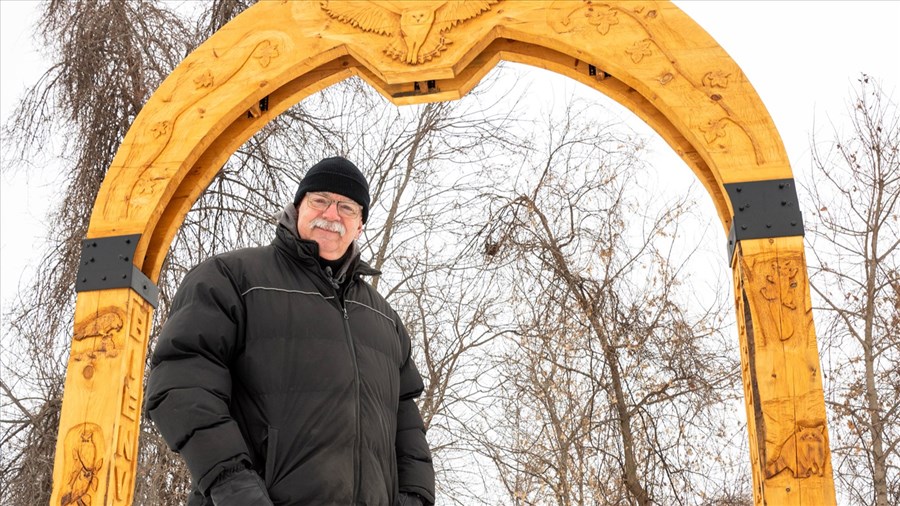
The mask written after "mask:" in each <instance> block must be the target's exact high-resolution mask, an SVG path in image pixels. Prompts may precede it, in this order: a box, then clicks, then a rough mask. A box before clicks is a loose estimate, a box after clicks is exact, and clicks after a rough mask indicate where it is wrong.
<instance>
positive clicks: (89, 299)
mask: <svg viewBox="0 0 900 506" xmlns="http://www.w3.org/2000/svg"><path fill="white" fill-rule="evenodd" d="M151 310H152V307H151V306H150V304H149V303H148V302H147V301H145V300H144V299H142V298H141V297H140V296H138V294H137V293H135V292H134V291H132V290H131V289H130V288H119V289H113V290H103V291H96V292H83V293H80V294H78V300H77V303H76V307H75V328H74V331H73V335H72V351H71V354H70V356H69V365H68V371H67V374H66V384H65V400H64V406H63V411H62V415H61V418H60V422H59V424H60V430H59V438H58V439H57V441H56V459H55V465H54V468H53V495H52V497H51V500H50V504H61V505H69V504H72V505H80V504H86V505H87V504H93V505H98V504H107V505H121V504H131V499H132V495H133V493H134V473H135V469H136V466H137V450H138V435H139V434H140V420H141V416H140V411H141V402H142V400H143V388H142V383H143V379H144V361H145V358H146V355H147V339H148V336H149V331H150V321H151V313H152V311H151Z"/></svg>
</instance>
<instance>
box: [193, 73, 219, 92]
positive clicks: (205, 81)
mask: <svg viewBox="0 0 900 506" xmlns="http://www.w3.org/2000/svg"><path fill="white" fill-rule="evenodd" d="M214 81H215V79H213V75H212V72H211V71H210V70H207V71H206V72H204V73H203V75H199V76H197V77H195V78H194V84H195V85H196V86H197V89H198V90H199V89H200V88H209V87H211V86H212V85H213V82H214Z"/></svg>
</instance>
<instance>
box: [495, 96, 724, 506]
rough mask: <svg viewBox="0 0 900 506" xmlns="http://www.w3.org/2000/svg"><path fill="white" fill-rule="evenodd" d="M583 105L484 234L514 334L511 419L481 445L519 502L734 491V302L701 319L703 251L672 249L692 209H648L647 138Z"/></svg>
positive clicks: (504, 380) (650, 499) (560, 124)
mask: <svg viewBox="0 0 900 506" xmlns="http://www.w3.org/2000/svg"><path fill="white" fill-rule="evenodd" d="M586 110H590V107H588V106H586V105H585V104H571V105H570V107H569V108H568V109H567V110H566V111H565V114H564V115H563V116H562V117H561V118H559V119H557V120H556V121H554V122H553V123H551V124H549V125H548V127H547V128H546V130H545V131H544V132H543V137H544V139H546V141H545V144H542V146H545V148H544V153H542V155H543V156H542V157H539V158H538V157H536V158H537V160H538V162H539V163H538V164H536V165H534V166H530V167H524V168H523V169H522V171H520V175H524V176H525V177H522V182H521V186H520V187H519V188H514V189H513V190H514V191H513V192H512V193H510V194H508V195H506V196H503V195H497V196H496V197H495V199H494V201H495V202H498V203H499V204H498V205H499V207H498V208H497V209H496V211H495V213H493V220H492V221H491V222H490V224H489V225H488V226H487V227H486V228H485V230H484V233H483V237H484V240H485V253H486V255H488V256H489V257H491V258H493V259H495V261H498V262H506V263H507V264H508V271H507V272H508V276H509V280H508V282H509V285H510V286H511V290H510V297H509V299H508V303H509V304H510V305H511V307H512V311H513V314H514V315H515V319H516V322H515V324H514V328H515V329H516V330H515V339H514V340H513V341H512V342H510V343H509V346H508V347H507V348H506V350H505V352H503V353H502V354H501V359H502V362H501V364H500V365H499V370H500V371H501V372H500V377H501V383H500V388H502V389H503V391H504V394H505V395H503V397H504V399H505V401H503V413H502V414H503V416H501V417H500V420H499V421H498V423H497V425H496V426H495V428H494V429H492V430H491V431H489V432H487V433H485V434H482V435H480V437H479V440H480V443H481V444H482V445H483V446H484V451H485V453H486V454H487V455H489V456H490V458H491V459H492V460H493V461H494V462H495V464H496V466H497V468H498V470H499V475H500V479H501V481H502V483H503V484H504V486H505V487H506V489H507V491H508V493H509V496H510V499H511V500H512V501H513V502H514V503H515V504H559V505H570V504H652V503H658V502H665V503H682V502H683V501H685V500H690V499H686V498H690V497H692V496H693V497H698V496H702V495H703V494H707V495H709V496H714V495H717V494H718V495H721V493H722V492H721V491H719V490H716V489H715V487H714V486H711V484H710V481H713V480H715V481H717V480H716V475H717V474H718V473H720V472H721V466H720V464H725V465H727V466H729V467H734V466H733V462H730V461H729V462H726V461H725V460H720V461H719V462H718V463H717V462H716V461H715V452H714V451H711V450H712V448H711V447H707V446H705V445H706V444H709V442H710V441H712V440H713V439H716V438H718V437H721V436H720V435H719V434H720V433H721V426H722V423H723V417H722V413H721V410H722V404H721V403H722V402H723V401H725V400H727V399H734V398H736V397H738V396H739V395H740V393H739V391H738V389H737V374H736V373H737V371H738V368H737V364H736V360H735V358H736V357H735V355H736V354H735V353H731V354H730V355H731V356H730V357H729V356H728V354H727V353H723V348H725V347H727V346H728V344H727V342H725V341H724V340H723V339H722V337H723V333H722V332H721V330H722V327H723V324H722V322H723V320H724V314H725V308H724V306H723V305H722V304H721V303H718V304H714V305H713V306H712V307H709V308H707V309H705V310H703V311H697V310H692V309H691V308H690V307H689V305H690V304H691V303H693V302H694V301H692V300H690V299H689V298H686V297H685V293H684V292H683V290H684V288H686V287H685V286H683V283H684V281H683V280H682V278H681V276H683V272H682V270H683V268H684V264H685V262H686V260H687V258H689V257H690V251H689V252H688V253H687V254H686V255H685V256H684V257H681V258H679V255H678V254H676V253H675V252H674V250H673V249H672V244H673V240H672V238H673V237H675V236H678V235H679V228H678V227H679V223H680V222H681V220H682V218H683V215H684V213H686V212H687V210H688V209H689V208H690V205H689V202H688V201H687V200H684V199H674V200H671V201H666V202H665V203H664V204H663V205H662V209H661V210H660V211H658V212H656V213H652V212H650V211H649V210H648V209H652V208H653V206H648V203H647V202H646V198H639V197H638V192H636V191H635V189H636V188H638V186H639V184H638V178H637V175H636V172H639V171H640V170H641V164H640V162H639V159H638V156H639V153H640V152H641V148H642V146H641V143H640V142H639V141H636V140H634V139H629V138H625V137H623V136H622V135H618V134H616V131H615V130H614V129H613V128H612V127H611V125H608V124H602V123H599V122H597V121H596V120H593V119H592V117H593V116H600V114H599V112H598V111H591V112H590V113H588V112H583V111H586ZM576 111H582V112H580V113H579V112H576ZM644 191H646V190H644ZM629 220H637V221H638V224H637V226H629V224H628V222H629ZM725 349H727V348H725ZM704 439H706V441H703V440H704ZM723 439H724V438H723ZM706 459H708V460H706Z"/></svg>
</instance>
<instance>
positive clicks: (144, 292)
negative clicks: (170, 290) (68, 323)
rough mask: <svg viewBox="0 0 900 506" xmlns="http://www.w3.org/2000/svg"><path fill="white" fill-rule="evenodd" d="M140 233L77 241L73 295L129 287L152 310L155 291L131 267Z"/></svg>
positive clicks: (137, 270) (156, 289)
mask: <svg viewBox="0 0 900 506" xmlns="http://www.w3.org/2000/svg"><path fill="white" fill-rule="evenodd" d="M140 238H141V234H134V235H119V236H113V237H99V238H97V239H84V240H83V241H81V261H80V263H79V264H78V279H77V280H76V281H75V291H76V292H91V291H94V290H107V289H110V288H131V289H132V290H134V291H135V292H137V293H138V295H140V296H141V297H143V298H144V300H146V301H147V302H149V303H150V305H151V306H153V307H154V308H156V306H157V304H159V288H158V287H157V286H156V284H155V283H153V282H152V281H150V278H148V277H147V276H146V275H145V274H144V273H143V272H141V270H140V269H138V268H137V266H135V265H134V252H135V251H136V250H137V244H138V240H139V239H140Z"/></svg>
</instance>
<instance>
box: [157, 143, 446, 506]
mask: <svg viewBox="0 0 900 506" xmlns="http://www.w3.org/2000/svg"><path fill="white" fill-rule="evenodd" d="M369 200H370V198H369V185H368V182H367V181H366V179H365V177H364V176H363V174H362V173H361V172H360V171H359V169H358V168H357V167H356V166H355V165H354V164H353V163H351V162H350V161H348V160H346V159H344V158H340V157H335V158H326V159H324V160H322V161H321V162H319V163H317V164H316V165H314V166H313V167H312V168H311V169H310V170H309V171H308V172H307V174H306V175H305V177H304V178H303V180H302V181H301V182H300V186H299V187H298V189H297V193H296V195H295V197H294V201H293V204H289V205H288V206H287V207H286V208H285V210H284V212H283V213H282V215H281V217H280V219H279V222H278V227H277V229H276V234H275V239H274V240H273V241H272V243H271V244H270V245H268V246H264V247H259V248H249V249H243V250H238V251H233V252H230V253H225V254H222V255H218V256H215V257H213V258H211V259H209V260H207V261H205V262H203V263H201V264H200V265H198V266H197V267H195V268H194V269H192V270H191V272H190V273H188V274H187V276H185V278H184V282H183V283H182V285H181V287H180V289H179V290H178V293H177V295H176V296H175V299H174V302H173V303H172V308H171V312H170V314H169V319H168V320H167V321H166V324H165V326H164V327H163V329H162V333H161V334H160V338H159V343H158V344H157V346H156V350H155V351H154V354H153V358H152V361H151V372H150V378H149V381H148V384H147V392H146V398H147V402H146V408H145V409H146V412H147V415H148V416H149V417H150V418H151V419H152V420H153V421H154V422H155V423H156V426H157V427H158V428H159V431H160V433H161V434H162V436H163V438H165V440H166V443H167V444H168V445H169V446H170V447H171V448H172V449H173V450H175V451H176V452H178V453H180V454H181V456H182V458H184V461H185V463H186V464H187V467H188V469H189V470H190V472H191V476H192V478H193V479H192V484H193V487H194V489H193V492H192V494H191V497H190V500H189V501H188V504H189V505H211V504H212V505H215V506H250V505H253V506H256V505H260V506H268V505H273V504H274V505H288V504H290V505H332V504H337V505H356V504H365V505H385V506H394V505H404V506H405V505H421V504H433V503H434V469H433V467H432V463H431V453H430V451H429V449H428V444H427V442H426V439H425V429H424V426H423V422H422V416H421V414H420V413H419V409H418V407H417V406H416V404H415V401H414V399H415V398H416V397H418V396H419V394H420V393H421V392H422V389H423V384H422V378H421V376H420V375H419V372H418V370H417V369H416V366H415V364H414V363H413V361H412V358H411V355H410V340H409V336H408V335H407V333H406V330H405V329H404V327H403V324H402V323H401V322H400V319H399V318H398V316H397V313H396V312H395V311H394V310H393V309H392V308H391V306H390V305H389V304H388V303H387V302H386V301H385V300H384V298H382V297H381V296H380V295H379V294H378V293H377V292H376V291H375V290H374V289H373V288H372V286H371V285H369V284H368V283H367V282H366V281H364V280H363V279H362V278H361V276H362V275H369V276H371V275H377V274H379V272H378V271H376V270H374V269H372V268H371V267H369V266H368V265H367V264H365V263H364V262H362V261H361V260H360V259H359V249H358V247H357V245H356V239H357V238H358V237H359V235H360V233H361V232H362V228H363V224H364V223H365V222H366V220H367V219H368V215H369Z"/></svg>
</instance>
